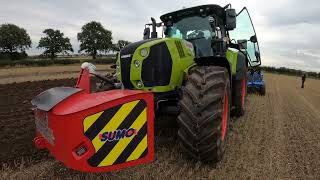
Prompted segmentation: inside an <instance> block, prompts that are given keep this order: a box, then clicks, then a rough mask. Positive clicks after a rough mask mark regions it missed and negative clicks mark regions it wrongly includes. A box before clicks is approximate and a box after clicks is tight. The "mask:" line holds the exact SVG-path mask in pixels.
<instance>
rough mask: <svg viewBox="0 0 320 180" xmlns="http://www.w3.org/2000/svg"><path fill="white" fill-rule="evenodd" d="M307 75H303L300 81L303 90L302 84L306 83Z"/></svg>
mask: <svg viewBox="0 0 320 180" xmlns="http://www.w3.org/2000/svg"><path fill="white" fill-rule="evenodd" d="M306 78H307V75H306V74H305V73H303V75H302V77H301V80H302V84H301V88H304V82H305V81H306Z"/></svg>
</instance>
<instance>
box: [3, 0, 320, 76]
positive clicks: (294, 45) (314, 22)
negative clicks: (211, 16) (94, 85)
mask: <svg viewBox="0 0 320 180" xmlns="http://www.w3.org/2000/svg"><path fill="white" fill-rule="evenodd" d="M229 2H230V3H231V4H232V6H233V7H234V8H235V9H236V10H237V12H239V11H240V10H241V9H242V8H243V7H244V6H246V7H247V8H248V10H249V12H250V14H251V17H252V20H253V22H254V24H255V28H256V31H257V36H258V40H259V44H260V50H261V58H262V63H263V65H271V66H277V67H280V66H286V67H291V68H297V69H303V70H312V71H318V72H319V71H320V44H319V42H320V36H319V33H320V1H318V0H304V1H303V0H229V1H225V0H211V1H209V0H196V1H195V0H184V1H183V0H160V1H155V0H100V1H99V0H51V1H49V0H28V1H18V0H0V24H3V23H13V24H16V25H18V26H21V27H23V28H25V29H26V30H27V32H28V33H29V35H30V37H31V39H32V48H31V49H30V50H28V53H29V54H39V53H41V51H39V50H38V49H37V48H36V46H37V45H38V42H39V39H40V38H41V36H43V34H42V31H43V30H44V29H46V28H53V29H59V30H61V31H62V32H63V33H64V34H65V35H66V36H67V37H69V38H70V39H71V43H72V44H73V48H74V50H75V51H77V50H78V49H79V42H78V41H77V38H76V36H77V33H78V32H79V31H80V29H81V26H82V25H84V24H85V23H87V22H89V21H92V20H94V21H99V22H101V23H102V25H103V26H104V27H105V28H107V29H109V30H111V31H112V35H113V40H114V42H115V41H117V40H119V39H125V40H129V41H131V42H134V41H137V40H141V39H142V32H143V28H144V24H145V23H149V21H150V17H151V16H153V17H155V18H157V19H158V20H159V16H160V15H162V14H164V13H167V12H170V11H174V10H178V9H181V8H182V7H183V6H184V7H192V6H197V5H202V4H219V5H221V6H224V5H226V4H227V3H229Z"/></svg>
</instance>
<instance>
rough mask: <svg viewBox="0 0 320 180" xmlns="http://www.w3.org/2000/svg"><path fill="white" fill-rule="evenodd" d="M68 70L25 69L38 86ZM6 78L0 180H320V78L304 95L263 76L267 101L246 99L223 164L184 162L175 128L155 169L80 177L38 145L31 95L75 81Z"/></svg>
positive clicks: (293, 84)
mask: <svg viewBox="0 0 320 180" xmlns="http://www.w3.org/2000/svg"><path fill="white" fill-rule="evenodd" d="M70 67H71V66H70ZM70 67H67V68H66V69H64V68H65V67H59V68H61V69H62V70H61V69H59V70H58V68H57V69H50V68H49V69H50V72H52V71H53V73H51V74H50V73H48V72H49V71H46V70H42V69H44V68H39V69H37V70H34V69H35V68H30V69H24V71H25V72H27V73H30V74H31V76H28V78H29V77H31V80H38V79H37V78H35V79H34V77H35V76H36V77H38V76H37V75H34V73H35V72H39V74H42V73H48V74H47V75H48V76H45V77H49V76H50V77H52V76H51V75H52V74H59V72H61V71H62V72H64V71H66V72H67V71H68V69H69V68H70ZM98 68H102V69H103V68H104V67H98ZM107 68H108V67H107ZM78 69H79V66H77V68H76V67H74V73H77V72H78ZM54 70H57V71H54ZM60 70H61V71H60ZM100 70H101V69H100ZM7 71H8V72H11V71H15V70H14V69H11V70H10V69H9V70H7ZM20 72H21V70H19V73H20ZM6 74H8V73H6V72H5V71H4V70H3V69H2V70H0V80H1V84H3V85H0V92H1V93H0V166H2V167H1V168H0V179H38V178H55V179H56V178H69V179H320V81H319V80H310V79H307V81H306V88H305V89H300V87H299V86H300V78H298V77H289V76H283V75H274V74H265V80H266V84H267V94H266V96H265V97H263V96H258V95H249V97H248V109H247V113H246V114H245V116H243V117H241V118H238V119H233V120H234V125H233V131H232V132H231V133H230V136H229V141H228V143H227V150H226V152H225V156H224V159H223V160H222V161H221V162H220V163H218V164H216V165H213V164H201V163H199V162H193V161H190V160H187V159H185V158H183V157H182V155H181V154H180V149H179V147H178V146H177V138H176V134H175V132H176V130H175V129H171V130H163V131H160V132H159V133H157V137H156V147H155V150H156V154H155V160H154V162H153V163H150V164H146V165H141V166H137V167H132V168H128V169H124V170H121V171H118V172H112V173H80V172H77V171H73V170H70V169H68V168H65V167H64V166H63V165H62V164H61V163H59V162H57V161H56V160H54V159H53V158H52V157H51V156H50V155H49V154H48V152H46V151H39V150H37V149H35V148H34V147H33V145H32V139H33V137H34V128H35V127H34V122H33V116H32V113H31V110H30V107H31V106H30V100H31V98H32V97H34V96H35V95H37V94H38V93H40V92H42V91H43V90H45V89H48V88H50V87H55V86H62V85H65V86H71V85H73V84H74V83H75V79H61V80H50V81H49V80H46V81H35V82H23V83H13V84H5V83H2V82H4V81H3V79H6V82H12V81H10V80H8V79H10V77H9V75H8V76H4V75H6ZM62 74H63V75H64V77H73V76H70V74H69V73H62ZM71 74H72V73H71ZM13 75H14V74H13ZM54 77H56V76H54ZM16 78H17V80H18V81H19V82H21V81H23V80H24V81H25V80H27V79H28V78H26V76H22V77H20V76H19V77H18V76H17V77H16ZM20 78H22V79H20ZM41 78H42V77H41Z"/></svg>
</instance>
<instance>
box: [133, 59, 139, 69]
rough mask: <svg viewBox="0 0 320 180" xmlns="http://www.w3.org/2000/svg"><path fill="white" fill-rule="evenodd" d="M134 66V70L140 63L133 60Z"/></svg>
mask: <svg viewBox="0 0 320 180" xmlns="http://www.w3.org/2000/svg"><path fill="white" fill-rule="evenodd" d="M134 66H135V67H136V68H138V67H139V66H140V61H139V60H135V61H134Z"/></svg>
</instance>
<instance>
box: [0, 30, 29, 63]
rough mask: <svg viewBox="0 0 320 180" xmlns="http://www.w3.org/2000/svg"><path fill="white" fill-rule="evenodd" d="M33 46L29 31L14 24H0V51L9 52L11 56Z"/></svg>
mask: <svg viewBox="0 0 320 180" xmlns="http://www.w3.org/2000/svg"><path fill="white" fill-rule="evenodd" d="M30 47H31V39H30V36H29V35H28V33H27V31H26V30H25V29H23V28H20V27H18V26H17V25H14V24H2V25H1V26H0V51H1V52H3V53H9V54H10V56H11V58H13V57H14V54H18V52H22V53H24V54H25V50H26V49H28V48H30Z"/></svg>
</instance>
